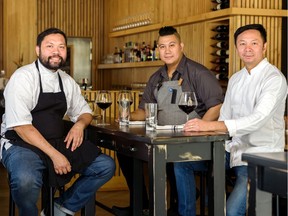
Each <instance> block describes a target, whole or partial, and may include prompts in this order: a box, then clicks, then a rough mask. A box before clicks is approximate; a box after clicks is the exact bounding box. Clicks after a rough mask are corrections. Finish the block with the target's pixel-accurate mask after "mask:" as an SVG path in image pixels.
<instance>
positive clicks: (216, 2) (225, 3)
mask: <svg viewBox="0 0 288 216" xmlns="http://www.w3.org/2000/svg"><path fill="white" fill-rule="evenodd" d="M212 3H213V7H212V10H213V11H217V10H222V9H226V8H229V7H230V0H212Z"/></svg>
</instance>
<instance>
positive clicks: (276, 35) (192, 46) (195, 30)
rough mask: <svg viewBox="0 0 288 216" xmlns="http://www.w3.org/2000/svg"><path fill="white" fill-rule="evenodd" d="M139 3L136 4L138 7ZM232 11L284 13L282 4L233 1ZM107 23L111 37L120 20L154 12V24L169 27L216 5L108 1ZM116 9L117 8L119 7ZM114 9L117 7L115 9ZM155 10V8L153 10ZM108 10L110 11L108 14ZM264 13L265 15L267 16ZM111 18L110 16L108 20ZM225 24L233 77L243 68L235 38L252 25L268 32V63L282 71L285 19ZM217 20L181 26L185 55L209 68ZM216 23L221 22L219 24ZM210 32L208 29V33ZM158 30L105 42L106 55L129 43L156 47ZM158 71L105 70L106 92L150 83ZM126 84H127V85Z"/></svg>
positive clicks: (234, 19) (238, 19) (179, 0)
mask: <svg viewBox="0 0 288 216" xmlns="http://www.w3.org/2000/svg"><path fill="white" fill-rule="evenodd" d="M135 2H136V3H135ZM230 4H231V7H236V8H243V11H244V10H245V8H257V9H265V11H267V10H269V9H282V0H273V1H267V0H230ZM104 5H105V6H104V9H105V10H104V11H105V13H104V14H105V16H104V23H105V29H104V30H105V35H108V33H109V32H111V31H112V28H113V27H114V25H115V23H116V21H117V20H121V19H124V18H125V17H127V16H133V15H135V14H140V13H143V12H149V11H152V12H153V14H154V16H153V18H154V20H153V21H154V23H162V24H163V25H165V23H167V22H169V21H171V20H177V19H185V17H190V16H193V15H196V14H201V13H205V12H209V11H211V8H212V6H213V5H214V4H212V3H211V1H210V0H204V1H203V4H199V2H198V1H189V0H147V1H145V2H141V3H139V1H137V0H129V1H128V0H124V1H122V0H121V1H120V0H105V3H104ZM115 5H116V7H115ZM113 6H114V7H113ZM153 6H154V7H153ZM108 9H109V10H110V11H109V12H108ZM265 11H263V14H264V13H265ZM106 14H107V16H106ZM223 21H224V22H225V23H229V24H230V41H229V43H230V50H229V52H230V59H231V61H230V64H229V71H230V75H231V74H232V73H234V72H236V71H238V70H240V69H241V68H242V67H243V64H242V63H241V61H240V59H239V57H238V56H237V53H236V49H235V47H234V40H233V34H234V32H235V31H236V29H237V28H238V27H240V26H242V25H246V24H249V23H261V24H263V25H264V26H265V27H266V29H267V36H268V38H267V39H268V49H267V58H268V60H269V61H270V62H271V63H272V64H274V65H276V66H277V67H278V68H280V69H281V46H282V38H281V28H282V18H281V17H268V16H266V15H263V16H245V15H241V16H239V15H238V16H231V17H227V18H226V19H225V20H224V19H223ZM213 22H214V20H209V21H204V22H199V23H193V24H188V25H182V26H181V25H180V26H177V27H176V28H177V30H178V31H179V33H180V35H181V36H182V41H183V42H184V45H185V46H184V52H185V54H186V55H187V56H188V57H189V58H192V59H194V60H195V61H198V62H199V63H202V64H204V65H205V66H207V67H208V68H211V67H213V66H214V65H212V64H211V63H210V59H209V57H207V56H209V55H210V52H208V51H209V49H207V48H208V47H209V46H210V45H211V44H210V43H208V42H211V39H210V35H211V30H210V29H211V28H209V27H211V26H212V24H211V25H210V24H207V23H213ZM215 22H218V21H217V20H215ZM207 28H208V29H207ZM157 35H158V32H157V30H155V31H151V32H145V33H141V34H133V35H127V36H123V37H116V38H107V37H105V38H104V41H103V43H104V50H103V51H104V53H103V54H108V53H113V51H114V47H115V46H117V47H120V48H122V46H123V45H124V44H125V42H128V41H132V42H138V43H142V41H145V42H146V44H147V43H150V44H153V41H154V40H155V39H157ZM156 69H157V68H143V69H121V70H119V69H111V70H105V71H103V73H102V78H103V88H110V87H111V83H112V84H115V83H119V84H123V85H125V84H126V83H128V84H129V82H130V83H131V82H133V81H135V80H137V79H138V80H141V81H143V82H146V81H147V80H148V77H149V76H150V75H151V74H152V73H153V72H155V70H156ZM125 82H126V83H125Z"/></svg>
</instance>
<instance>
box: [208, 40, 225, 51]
mask: <svg viewBox="0 0 288 216" xmlns="http://www.w3.org/2000/svg"><path fill="white" fill-rule="evenodd" d="M211 46H212V47H216V48H221V49H228V48H229V43H228V42H226V41H219V42H217V43H216V44H213V45H211Z"/></svg>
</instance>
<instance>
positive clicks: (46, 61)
mask: <svg viewBox="0 0 288 216" xmlns="http://www.w3.org/2000/svg"><path fill="white" fill-rule="evenodd" d="M55 57H57V58H59V59H60V61H59V62H58V63H55V62H53V63H52V62H51V58H55ZM39 61H40V62H41V64H42V65H43V66H44V67H46V68H47V69H49V70H55V71H56V70H58V69H59V68H61V67H63V66H64V65H65V62H66V60H64V59H63V58H62V57H61V56H59V55H53V56H49V57H48V58H47V59H45V58H43V56H42V55H41V53H40V55H39Z"/></svg>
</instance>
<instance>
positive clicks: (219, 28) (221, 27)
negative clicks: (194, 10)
mask: <svg viewBox="0 0 288 216" xmlns="http://www.w3.org/2000/svg"><path fill="white" fill-rule="evenodd" d="M212 31H216V32H229V25H218V26H216V27H215V28H213V29H212Z"/></svg>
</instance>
